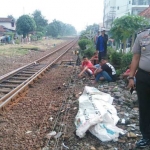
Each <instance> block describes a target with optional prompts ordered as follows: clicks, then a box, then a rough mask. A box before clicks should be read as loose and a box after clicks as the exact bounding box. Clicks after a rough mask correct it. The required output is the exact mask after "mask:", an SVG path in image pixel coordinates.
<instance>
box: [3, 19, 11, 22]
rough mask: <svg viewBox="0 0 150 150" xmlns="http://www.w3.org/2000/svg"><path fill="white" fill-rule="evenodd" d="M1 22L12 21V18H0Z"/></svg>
mask: <svg viewBox="0 0 150 150" xmlns="http://www.w3.org/2000/svg"><path fill="white" fill-rule="evenodd" d="M0 22H12V19H11V18H0Z"/></svg>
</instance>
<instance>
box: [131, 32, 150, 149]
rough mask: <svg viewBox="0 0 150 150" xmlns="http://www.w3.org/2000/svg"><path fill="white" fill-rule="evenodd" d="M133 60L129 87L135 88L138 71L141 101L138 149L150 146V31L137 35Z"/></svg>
mask: <svg viewBox="0 0 150 150" xmlns="http://www.w3.org/2000/svg"><path fill="white" fill-rule="evenodd" d="M132 51H133V58H132V63H131V71H130V76H129V87H130V88H135V85H134V75H135V72H136V70H137V69H138V71H137V73H136V90H137V95H138V101H139V126H140V131H141V133H142V139H140V140H139V141H137V142H136V147H138V148H144V147H146V146H147V145H150V29H147V30H144V31H143V32H141V33H139V34H138V35H137V38H136V40H135V43H134V45H133V49H132Z"/></svg>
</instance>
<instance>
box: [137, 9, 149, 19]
mask: <svg viewBox="0 0 150 150" xmlns="http://www.w3.org/2000/svg"><path fill="white" fill-rule="evenodd" d="M139 15H140V16H143V17H145V18H150V6H149V7H148V8H146V9H145V10H144V11H142V12H140V13H139Z"/></svg>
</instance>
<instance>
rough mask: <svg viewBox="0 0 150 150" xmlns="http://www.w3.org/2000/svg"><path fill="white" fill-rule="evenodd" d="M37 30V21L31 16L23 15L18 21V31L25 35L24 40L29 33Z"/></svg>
mask: <svg viewBox="0 0 150 150" xmlns="http://www.w3.org/2000/svg"><path fill="white" fill-rule="evenodd" d="M35 29H36V24H35V21H34V20H33V18H31V17H30V16H28V15H22V16H20V17H19V19H18V20H17V24H16V30H17V33H18V34H20V35H21V34H23V38H25V37H26V36H27V35H28V34H29V32H32V31H35Z"/></svg>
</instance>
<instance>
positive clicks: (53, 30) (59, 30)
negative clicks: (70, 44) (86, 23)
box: [46, 19, 77, 38]
mask: <svg viewBox="0 0 150 150" xmlns="http://www.w3.org/2000/svg"><path fill="white" fill-rule="evenodd" d="M76 33H77V32H76V30H75V28H74V27H73V26H72V25H70V24H66V23H63V22H61V21H58V20H56V19H54V20H53V22H51V23H50V24H49V25H48V26H47V33H46V35H47V36H52V37H54V38H56V37H58V36H70V35H76Z"/></svg>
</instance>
